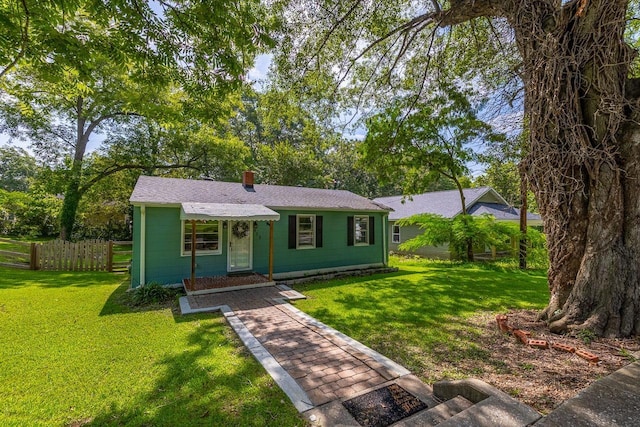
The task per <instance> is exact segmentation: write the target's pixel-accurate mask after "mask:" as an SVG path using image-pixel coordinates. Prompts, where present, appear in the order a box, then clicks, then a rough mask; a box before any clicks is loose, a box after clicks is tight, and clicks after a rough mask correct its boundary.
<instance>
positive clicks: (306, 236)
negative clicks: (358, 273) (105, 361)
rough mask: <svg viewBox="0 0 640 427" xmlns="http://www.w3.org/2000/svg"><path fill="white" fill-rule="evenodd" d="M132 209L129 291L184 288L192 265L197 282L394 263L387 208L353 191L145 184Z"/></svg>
mask: <svg viewBox="0 0 640 427" xmlns="http://www.w3.org/2000/svg"><path fill="white" fill-rule="evenodd" d="M129 200H130V202H131V204H132V205H133V206H134V212H133V255H132V267H131V286H132V287H137V286H140V285H141V284H146V283H151V282H157V283H161V284H178V283H181V282H182V280H183V279H185V278H190V277H191V274H192V272H191V269H192V262H193V263H194V266H195V276H194V277H212V276H221V275H227V274H229V273H244V272H256V273H260V274H263V275H268V276H269V278H273V279H276V280H277V279H284V278H291V277H303V276H308V275H313V274H321V273H326V272H333V271H344V270H350V269H362V268H372V267H382V266H386V265H387V261H388V250H389V248H388V244H387V240H386V233H385V232H384V230H386V229H387V217H388V213H389V208H387V207H386V206H381V205H379V204H377V203H375V202H373V201H371V200H369V199H366V198H364V197H361V196H358V195H356V194H353V193H351V192H349V191H344V190H325V189H315V188H304V187H285V186H278V185H260V184H256V185H254V184H253V172H245V173H244V174H243V182H242V183H232V182H219V181H209V180H188V179H176V178H159V177H149V176H141V177H140V178H139V179H138V182H137V183H136V186H135V188H134V190H133V193H132V195H131V198H130V199H129ZM192 227H193V228H192ZM193 231H195V233H193ZM192 241H195V249H196V250H195V254H192V250H191V249H192V245H191V244H192Z"/></svg>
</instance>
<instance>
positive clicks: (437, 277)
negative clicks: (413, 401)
mask: <svg viewBox="0 0 640 427" xmlns="http://www.w3.org/2000/svg"><path fill="white" fill-rule="evenodd" d="M391 263H392V265H395V266H397V267H399V268H400V271H398V272H397V273H392V274H386V275H378V276H370V277H360V278H348V279H343V280H334V281H329V282H320V283H314V284H309V285H298V286H296V289H298V290H300V291H301V292H303V293H304V294H305V295H307V296H308V297H309V299H308V300H300V301H298V302H296V306H297V307H298V308H300V309H301V310H303V311H305V312H307V313H309V314H310V315H311V316H314V317H316V318H317V319H319V320H320V321H322V322H324V323H326V324H328V325H330V326H332V327H334V328H336V329H338V330H339V331H341V332H344V333H345V334H347V335H349V336H351V337H353V338H355V339H357V340H359V341H360V342H362V343H364V344H366V345H368V346H369V347H371V348H373V349H375V350H377V351H379V352H380V353H382V354H384V355H385V356H387V357H389V358H391V359H393V360H395V361H396V362H398V363H400V364H401V365H403V366H405V367H406V368H408V369H410V370H411V371H412V372H414V373H416V374H418V375H419V376H421V377H422V378H423V379H425V380H427V381H428V382H432V381H436V380H440V379H443V378H462V377H466V376H469V375H473V374H474V372H473V366H474V363H473V361H474V360H478V359H482V360H485V361H486V359H487V357H488V354H487V352H486V351H485V350H483V349H482V348H481V346H480V345H478V343H479V342H480V340H481V336H480V329H479V328H478V327H477V325H476V324H475V323H474V320H473V319H471V318H472V317H473V316H477V315H480V314H483V313H487V312H492V313H494V312H505V311H506V310H508V309H511V308H526V309H539V308H543V307H544V306H545V304H546V303H547V302H548V295H549V294H548V290H547V279H546V273H545V271H542V270H531V271H525V272H523V271H520V270H517V269H515V268H510V267H500V266H499V265H491V264H461V263H452V262H437V261H427V260H405V259H401V258H397V257H392V258H391ZM495 363H496V364H500V363H502V362H501V361H499V360H496V361H495ZM469 369H470V370H469Z"/></svg>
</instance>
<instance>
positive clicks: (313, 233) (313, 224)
mask: <svg viewBox="0 0 640 427" xmlns="http://www.w3.org/2000/svg"><path fill="white" fill-rule="evenodd" d="M300 218H312V220H311V241H312V244H311V245H300ZM316 221H317V219H316V215H315V214H297V215H296V249H315V248H316V227H317V223H316Z"/></svg>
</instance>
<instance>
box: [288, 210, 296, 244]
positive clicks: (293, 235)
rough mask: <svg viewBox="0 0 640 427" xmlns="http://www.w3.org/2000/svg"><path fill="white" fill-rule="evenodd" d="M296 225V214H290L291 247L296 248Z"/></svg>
mask: <svg viewBox="0 0 640 427" xmlns="http://www.w3.org/2000/svg"><path fill="white" fill-rule="evenodd" d="M296 227H297V221H296V216H295V215H289V249H295V248H296Z"/></svg>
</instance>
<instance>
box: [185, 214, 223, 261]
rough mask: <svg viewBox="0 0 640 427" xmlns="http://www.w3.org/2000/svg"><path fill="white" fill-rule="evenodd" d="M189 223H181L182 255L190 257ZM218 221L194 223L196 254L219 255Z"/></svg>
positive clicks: (220, 251)
mask: <svg viewBox="0 0 640 427" xmlns="http://www.w3.org/2000/svg"><path fill="white" fill-rule="evenodd" d="M191 238H192V237H191V221H183V222H182V255H191ZM220 253H222V250H221V248H220V221H196V254H198V255H201V254H220Z"/></svg>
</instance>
